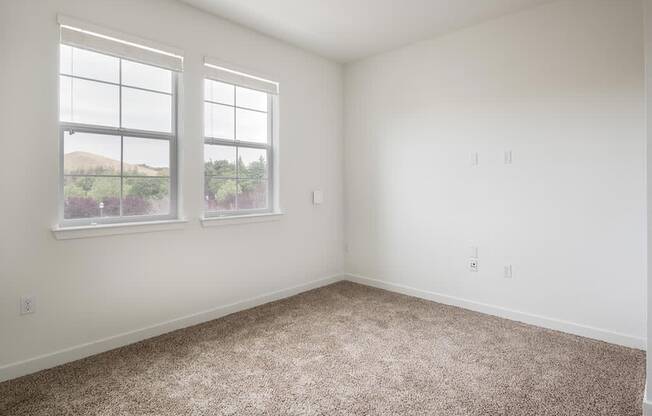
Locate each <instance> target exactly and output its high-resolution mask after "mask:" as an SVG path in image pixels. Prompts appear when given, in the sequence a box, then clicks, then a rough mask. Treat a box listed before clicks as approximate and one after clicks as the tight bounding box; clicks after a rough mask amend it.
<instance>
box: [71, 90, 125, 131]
mask: <svg viewBox="0 0 652 416" xmlns="http://www.w3.org/2000/svg"><path fill="white" fill-rule="evenodd" d="M70 82H71V85H72V99H69V98H68V97H64V96H63V94H62V96H61V100H68V101H70V100H71V101H72V108H71V115H72V117H71V118H70V119H71V120H72V121H74V122H76V123H82V124H96V125H100V126H110V127H118V123H119V120H120V115H119V112H120V108H119V103H118V101H119V91H118V88H119V87H117V86H115V85H108V84H102V83H100V82H95V81H86V80H83V79H71V80H70ZM62 92H64V93H65V91H62Z"/></svg>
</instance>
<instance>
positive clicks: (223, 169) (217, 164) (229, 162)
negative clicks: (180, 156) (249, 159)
mask: <svg viewBox="0 0 652 416" xmlns="http://www.w3.org/2000/svg"><path fill="white" fill-rule="evenodd" d="M204 171H205V172H204V173H205V174H206V175H208V176H222V177H227V178H235V175H236V172H235V147H232V146H217V145H212V144H206V145H204Z"/></svg>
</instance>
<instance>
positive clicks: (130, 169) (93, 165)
mask: <svg viewBox="0 0 652 416" xmlns="http://www.w3.org/2000/svg"><path fill="white" fill-rule="evenodd" d="M63 163H64V166H65V170H66V173H74V174H82V175H83V174H104V175H119V174H120V161H119V160H115V159H111V158H108V157H105V156H101V155H96V154H94V153H88V152H71V153H67V154H66V155H64V158H63ZM123 167H124V173H125V174H126V175H138V176H167V175H169V170H168V168H157V167H152V166H148V165H145V164H142V165H132V164H130V163H125V164H124V166H123Z"/></svg>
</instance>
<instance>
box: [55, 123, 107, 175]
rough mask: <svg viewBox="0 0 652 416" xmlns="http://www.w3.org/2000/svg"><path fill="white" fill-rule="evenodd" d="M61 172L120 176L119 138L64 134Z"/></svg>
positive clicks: (88, 134)
mask: <svg viewBox="0 0 652 416" xmlns="http://www.w3.org/2000/svg"><path fill="white" fill-rule="evenodd" d="M63 170H64V174H66V175H117V176H120V136H109V135H105V134H92V133H82V132H76V133H75V134H70V132H64V136H63Z"/></svg>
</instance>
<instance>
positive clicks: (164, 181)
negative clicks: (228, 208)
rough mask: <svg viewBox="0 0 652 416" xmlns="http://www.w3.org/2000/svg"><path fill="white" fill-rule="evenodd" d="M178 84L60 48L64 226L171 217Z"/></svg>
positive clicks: (165, 74) (167, 76) (154, 71)
mask: <svg viewBox="0 0 652 416" xmlns="http://www.w3.org/2000/svg"><path fill="white" fill-rule="evenodd" d="M120 68H122V74H120ZM121 75H122V76H121ZM175 82H176V74H175V73H174V72H172V71H169V70H166V69H161V68H158V67H154V66H151V65H145V64H140V63H136V62H131V61H127V60H125V59H121V58H116V57H113V56H109V55H104V54H100V53H97V52H92V51H86V50H83V49H78V48H74V47H70V46H67V45H61V48H60V82H59V91H60V97H59V109H60V112H59V113H60V114H59V117H60V122H61V123H62V134H61V140H62V146H61V151H62V153H63V154H62V159H63V167H62V173H63V176H62V178H61V179H60V180H61V182H62V184H63V186H62V190H63V195H62V196H61V199H62V203H63V210H62V211H63V220H64V221H73V220H74V224H83V223H95V222H109V221H110V222H116V220H115V219H114V218H116V217H133V216H169V215H171V214H172V213H173V201H174V200H175V198H176V196H175V195H176V191H174V189H173V187H172V184H173V183H176V182H175V176H174V175H175V174H176V173H175V169H174V166H173V163H172V160H173V158H172V155H171V152H172V151H175V147H174V146H175V143H176V140H175V137H174V134H173V133H175V132H174V131H173V127H174V126H175V117H176V112H175V111H174V110H173V108H174V107H173V106H174V103H176V97H175V95H176V90H175ZM120 97H122V102H120ZM119 127H122V128H121V129H118V128H119ZM141 136H145V137H141ZM233 166H235V157H234V159H233ZM118 219H119V218H118ZM126 220H128V219H126ZM80 221H81V222H80Z"/></svg>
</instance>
